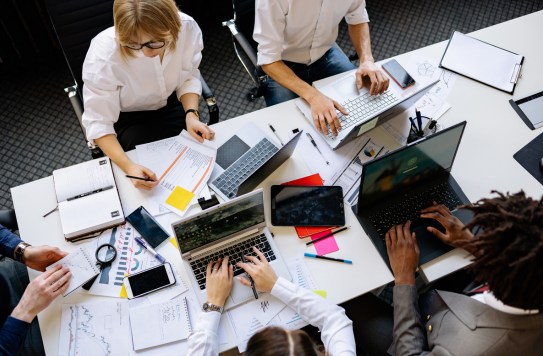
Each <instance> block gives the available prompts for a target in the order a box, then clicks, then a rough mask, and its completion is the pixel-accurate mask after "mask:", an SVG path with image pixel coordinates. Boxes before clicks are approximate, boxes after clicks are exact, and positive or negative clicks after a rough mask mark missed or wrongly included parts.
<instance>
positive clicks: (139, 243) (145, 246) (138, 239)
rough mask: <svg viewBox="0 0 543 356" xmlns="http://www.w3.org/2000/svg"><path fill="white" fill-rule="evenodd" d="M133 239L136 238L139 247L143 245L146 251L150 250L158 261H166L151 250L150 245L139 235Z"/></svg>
mask: <svg viewBox="0 0 543 356" xmlns="http://www.w3.org/2000/svg"><path fill="white" fill-rule="evenodd" d="M134 240H136V242H137V243H138V245H140V246H141V247H143V248H144V249H146V250H147V251H149V252H151V253H152V254H153V255H154V256H155V258H156V259H157V260H159V261H160V263H166V259H165V258H164V257H162V256H160V255H159V254H158V253H157V252H156V251H155V250H153V249H152V248H151V246H148V245H147V244H146V243H145V242H144V241H143V240H142V239H140V238H139V237H137V236H136V237H134Z"/></svg>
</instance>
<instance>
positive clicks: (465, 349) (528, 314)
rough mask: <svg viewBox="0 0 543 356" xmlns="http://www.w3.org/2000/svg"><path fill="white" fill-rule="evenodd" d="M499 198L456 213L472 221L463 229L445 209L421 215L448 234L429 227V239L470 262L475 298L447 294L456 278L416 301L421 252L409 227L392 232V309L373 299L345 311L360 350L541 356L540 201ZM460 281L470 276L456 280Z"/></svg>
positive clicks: (542, 218) (389, 239) (542, 215)
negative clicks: (455, 250) (454, 249)
mask: <svg viewBox="0 0 543 356" xmlns="http://www.w3.org/2000/svg"><path fill="white" fill-rule="evenodd" d="M492 193H497V192H495V191H493V192H492ZM497 194H498V196H497V197H494V198H488V199H482V200H480V201H478V202H477V203H475V204H474V205H466V206H462V207H459V208H460V209H467V210H470V211H471V212H472V213H473V215H474V217H473V219H472V220H471V221H470V222H469V223H467V224H466V225H465V226H464V224H463V223H462V222H461V221H460V220H458V219H457V218H456V217H455V216H454V215H453V214H452V213H451V212H450V211H449V209H447V208H446V207H445V206H443V205H437V204H436V203H434V206H432V207H429V208H427V209H424V210H422V215H421V217H423V218H429V219H436V220H437V221H439V222H440V223H441V224H442V225H443V226H444V227H445V233H442V232H440V231H438V230H437V229H434V228H431V227H429V228H428V230H429V231H430V232H431V233H433V234H434V235H435V236H436V237H437V238H439V239H441V240H442V241H443V242H445V243H447V244H449V245H451V246H453V247H458V248H463V249H465V250H467V251H468V252H470V253H471V254H472V255H473V263H472V264H471V265H470V266H468V267H467V268H466V270H467V272H469V273H470V274H471V277H472V278H475V281H477V283H476V284H475V285H483V287H482V288H477V289H476V291H475V293H473V292H472V293H466V292H464V293H453V292H450V291H445V290H451V289H454V288H449V287H451V286H450V283H449V282H450V281H451V279H454V277H455V275H452V276H450V277H446V278H445V279H444V281H442V282H438V285H436V287H437V288H436V289H434V290H432V291H430V292H427V293H424V294H422V295H421V296H420V297H419V296H418V295H417V288H416V286H415V270H416V269H417V266H418V260H419V249H418V246H417V239H416V235H415V234H414V233H411V231H410V222H409V221H408V222H407V223H406V224H404V225H398V226H394V227H392V228H391V229H390V230H389V231H388V232H387V234H386V237H385V241H386V244H387V250H388V255H389V258H390V263H391V267H392V270H393V272H394V277H395V284H396V285H395V286H394V290H393V293H394V296H393V302H394V307H393V308H392V307H391V306H389V305H387V304H386V303H384V302H382V301H381V300H380V299H378V298H376V297H374V296H372V295H364V296H362V298H360V297H359V298H356V299H354V300H352V301H349V302H347V303H345V304H352V303H355V304H357V305H358V308H356V306H354V307H353V305H342V306H343V307H344V308H345V310H346V312H347V316H348V317H349V318H350V319H351V320H353V326H354V332H355V338H356V340H357V344H358V345H361V346H362V347H363V348H364V349H365V350H366V351H367V352H368V353H369V354H370V355H387V354H394V355H396V356H401V355H410V356H411V355H462V356H468V355H493V356H501V355H540V354H541V353H542V349H543V313H541V312H540V311H542V310H543V282H542V281H543V199H541V200H539V201H538V200H534V199H532V198H529V197H526V195H525V193H524V192H522V191H521V192H519V193H516V194H501V193H497ZM462 273H463V274H466V271H463V272H457V273H456V275H459V274H460V275H461V274H462ZM451 277H452V278H451ZM466 284H467V283H465V284H464V285H463V286H462V287H460V288H456V289H457V291H458V292H460V291H462V290H463V289H464V287H465V286H466ZM464 290H465V289H464ZM466 294H469V295H471V296H468V295H466ZM358 321H365V323H357V322H358Z"/></svg>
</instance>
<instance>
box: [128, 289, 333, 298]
mask: <svg viewBox="0 0 543 356" xmlns="http://www.w3.org/2000/svg"><path fill="white" fill-rule="evenodd" d="M123 288H124V287H123ZM312 292H313V293H315V294H318V295H320V296H321V297H323V298H326V291H325V290H312Z"/></svg>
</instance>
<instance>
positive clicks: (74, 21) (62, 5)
mask: <svg viewBox="0 0 543 356" xmlns="http://www.w3.org/2000/svg"><path fill="white" fill-rule="evenodd" d="M45 5H46V7H47V11H48V12H49V17H50V18H51V22H52V23H53V27H54V29H55V32H56V34H57V37H58V41H59V42H60V45H61V48H62V51H63V53H64V57H65V58H66V61H67V62H68V67H69V68H70V72H71V73H72V76H73V78H74V81H75V85H73V86H71V87H68V88H65V89H64V91H65V92H67V93H68V98H69V99H70V102H71V104H72V106H73V109H74V111H75V114H76V116H77V119H78V120H79V126H80V127H81V130H82V131H83V135H84V136H85V140H86V138H87V135H86V132H85V128H84V127H83V124H82V121H81V117H82V115H83V95H82V91H81V88H82V86H83V80H82V72H83V61H84V60H85V56H86V54H87V51H88V49H89V46H90V42H91V40H92V39H93V38H94V37H95V36H96V35H97V34H99V33H100V32H102V31H103V30H105V29H106V28H108V27H111V26H113V0H77V1H74V0H45ZM200 81H201V82H202V96H203V97H204V99H205V101H206V104H207V108H208V110H209V122H208V124H209V125H212V124H215V123H217V122H219V107H218V105H217V101H216V100H215V96H214V95H213V92H212V91H211V90H210V89H209V86H208V85H207V84H206V82H205V80H204V78H203V77H202V76H200ZM87 145H88V146H89V148H90V150H91V154H92V157H93V158H98V157H102V156H103V153H102V151H101V150H100V148H99V147H98V146H96V145H91V144H90V142H87Z"/></svg>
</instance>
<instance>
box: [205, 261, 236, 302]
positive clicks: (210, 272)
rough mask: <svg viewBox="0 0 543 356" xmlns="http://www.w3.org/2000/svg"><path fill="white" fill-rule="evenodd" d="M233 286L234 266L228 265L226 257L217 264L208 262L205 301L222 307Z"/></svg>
mask: <svg viewBox="0 0 543 356" xmlns="http://www.w3.org/2000/svg"><path fill="white" fill-rule="evenodd" d="M233 284H234V266H232V265H229V264H228V256H226V257H225V258H224V260H222V263H221V259H220V258H219V259H218V260H217V262H214V261H210V262H209V263H208V264H207V275H206V288H207V301H208V302H210V303H212V304H214V305H217V306H219V307H221V308H222V307H224V303H225V302H226V298H227V297H228V295H229V294H230V291H231V290H232V285H233Z"/></svg>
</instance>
